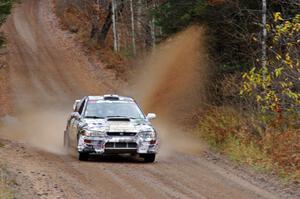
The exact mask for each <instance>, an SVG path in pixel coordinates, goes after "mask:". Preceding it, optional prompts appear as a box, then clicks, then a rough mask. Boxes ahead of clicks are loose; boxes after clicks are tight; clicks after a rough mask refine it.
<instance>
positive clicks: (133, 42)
mask: <svg viewBox="0 0 300 199" xmlns="http://www.w3.org/2000/svg"><path fill="white" fill-rule="evenodd" d="M130 12H131V40H132V51H133V54H134V55H136V46H135V27H134V22H135V21H134V10H133V3H132V0H130Z"/></svg>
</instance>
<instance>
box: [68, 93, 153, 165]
mask: <svg viewBox="0 0 300 199" xmlns="http://www.w3.org/2000/svg"><path fill="white" fill-rule="evenodd" d="M73 109H74V110H73V111H74V112H73V113H71V116H70V118H69V119H68V123H67V128H66V130H65V132H64V145H65V147H66V148H68V149H72V148H73V149H76V151H77V152H78V158H79V160H88V158H89V155H91V154H99V155H105V154H132V155H137V154H138V155H139V156H140V157H142V158H144V161H145V162H154V161H155V155H156V152H157V149H158V140H157V134H156V131H155V129H154V127H153V126H152V125H151V123H150V120H151V119H154V118H155V117H156V115H155V114H154V113H149V114H148V115H147V116H145V115H144V114H143V112H142V111H141V109H140V108H139V106H138V105H137V103H136V102H135V101H134V100H133V99H132V98H129V97H122V96H118V95H104V96H86V97H84V98H83V99H81V100H76V101H75V103H74V106H73Z"/></svg>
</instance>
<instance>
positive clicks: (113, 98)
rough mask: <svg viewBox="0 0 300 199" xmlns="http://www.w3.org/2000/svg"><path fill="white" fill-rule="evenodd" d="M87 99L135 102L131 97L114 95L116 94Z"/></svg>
mask: <svg viewBox="0 0 300 199" xmlns="http://www.w3.org/2000/svg"><path fill="white" fill-rule="evenodd" d="M87 98H88V100H103V101H127V102H134V100H133V99H132V98H131V97H125V96H120V95H114V94H107V95H99V96H87Z"/></svg>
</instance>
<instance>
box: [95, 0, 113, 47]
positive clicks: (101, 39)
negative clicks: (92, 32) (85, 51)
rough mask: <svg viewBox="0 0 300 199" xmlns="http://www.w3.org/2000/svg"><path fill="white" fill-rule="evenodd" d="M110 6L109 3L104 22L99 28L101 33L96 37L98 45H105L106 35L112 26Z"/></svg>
mask: <svg viewBox="0 0 300 199" xmlns="http://www.w3.org/2000/svg"><path fill="white" fill-rule="evenodd" d="M112 14H113V13H112V4H111V3H110V4H109V6H108V13H107V15H106V18H105V22H104V24H103V26H102V28H101V32H100V34H99V35H98V41H99V43H100V45H104V44H105V39H106V37H107V33H108V32H109V29H110V26H111V24H112Z"/></svg>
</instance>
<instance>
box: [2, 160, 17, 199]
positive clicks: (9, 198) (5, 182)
mask: <svg viewBox="0 0 300 199" xmlns="http://www.w3.org/2000/svg"><path fill="white" fill-rule="evenodd" d="M13 183H14V180H12V179H10V177H9V175H8V171H7V169H6V166H5V165H0V198H1V199H13V198H14V195H13V191H12V190H11V188H10V185H11V184H13Z"/></svg>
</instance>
